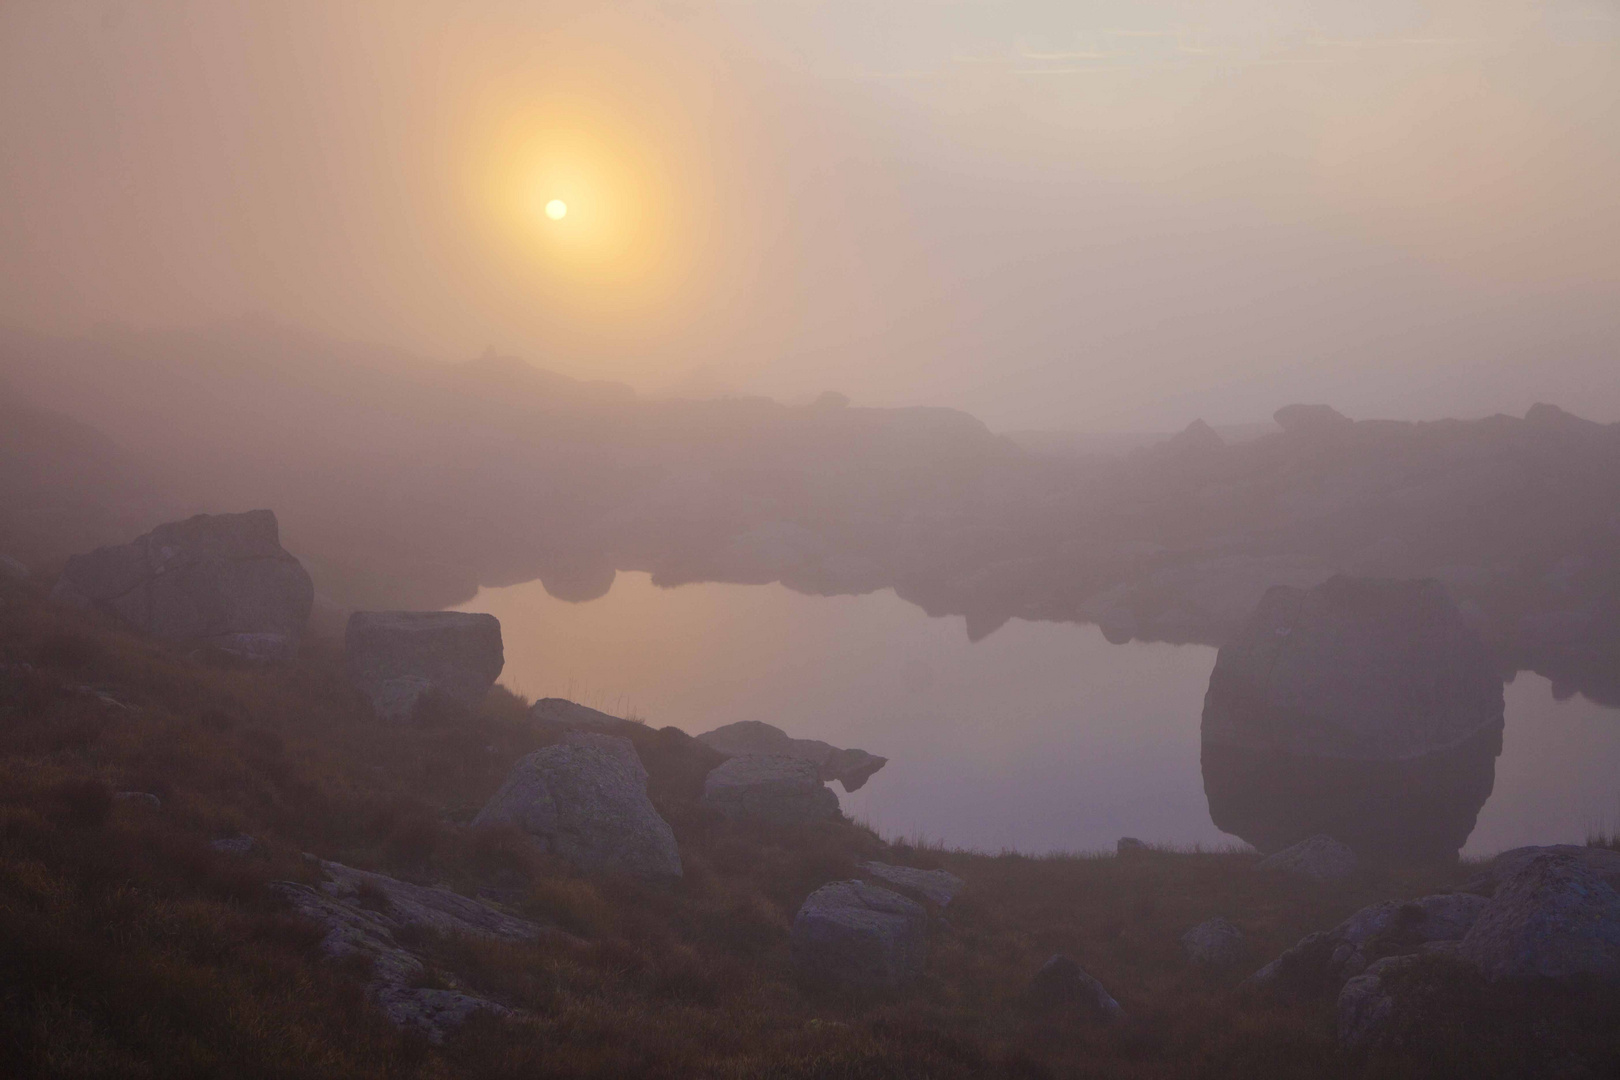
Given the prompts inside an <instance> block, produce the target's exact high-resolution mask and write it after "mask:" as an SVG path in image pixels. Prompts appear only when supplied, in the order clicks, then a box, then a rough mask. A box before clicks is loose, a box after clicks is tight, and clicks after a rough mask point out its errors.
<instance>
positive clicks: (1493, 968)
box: [1457, 853, 1620, 982]
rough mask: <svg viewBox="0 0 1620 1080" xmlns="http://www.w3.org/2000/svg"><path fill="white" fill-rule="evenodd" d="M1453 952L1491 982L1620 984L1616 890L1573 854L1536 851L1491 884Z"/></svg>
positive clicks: (1619, 910) (1619, 913)
mask: <svg viewBox="0 0 1620 1080" xmlns="http://www.w3.org/2000/svg"><path fill="white" fill-rule="evenodd" d="M1457 955H1458V956H1459V958H1460V959H1462V960H1464V961H1467V962H1468V963H1471V964H1473V965H1475V966H1476V967H1478V968H1479V969H1480V970H1481V971H1483V972H1484V973H1485V976H1486V977H1487V978H1489V979H1492V980H1497V979H1550V980H1553V981H1556V982H1571V981H1575V980H1577V979H1582V978H1595V979H1597V980H1600V981H1603V982H1620V893H1616V891H1615V889H1614V886H1612V885H1611V884H1610V883H1609V882H1608V881H1606V880H1604V878H1603V877H1602V876H1600V875H1599V874H1598V873H1597V872H1595V871H1594V869H1593V868H1592V866H1590V865H1589V864H1587V863H1585V862H1583V861H1582V860H1581V859H1579V858H1577V857H1575V856H1571V855H1565V854H1557V853H1543V854H1538V855H1536V856H1534V857H1533V858H1531V859H1530V860H1529V861H1528V862H1527V863H1525V864H1524V865H1523V866H1522V867H1521V868H1520V869H1519V870H1518V871H1517V872H1516V873H1514V874H1513V876H1511V877H1509V878H1508V879H1507V880H1506V881H1504V882H1503V883H1502V884H1501V885H1500V886H1499V887H1498V888H1497V890H1496V895H1495V896H1494V897H1492V898H1491V899H1490V900H1489V901H1488V902H1486V903H1485V905H1484V907H1483V909H1482V910H1481V911H1480V914H1479V918H1478V919H1477V920H1476V921H1475V922H1474V924H1473V926H1472V927H1470V928H1469V930H1468V933H1467V934H1466V935H1465V936H1464V937H1463V939H1462V944H1461V946H1460V947H1459V949H1458V951H1457Z"/></svg>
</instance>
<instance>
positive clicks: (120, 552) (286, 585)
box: [52, 510, 315, 660]
mask: <svg viewBox="0 0 1620 1080" xmlns="http://www.w3.org/2000/svg"><path fill="white" fill-rule="evenodd" d="M52 596H53V597H54V598H55V599H57V600H58V601H61V602H63V603H68V604H72V605H73V606H75V607H83V608H95V609H97V610H99V611H103V612H106V613H107V614H109V615H112V616H114V617H115V618H117V619H119V620H120V621H121V622H123V623H124V624H126V625H127V626H129V627H130V628H132V629H134V630H137V631H139V632H141V633H143V634H151V635H152V636H154V637H159V638H164V639H166V640H169V641H178V642H186V643H196V644H200V645H212V646H215V647H217V648H219V649H223V650H224V651H226V652H230V653H235V654H237V655H241V656H248V657H252V658H254V659H265V660H279V659H287V658H290V657H292V656H293V655H295V654H296V653H297V652H298V642H299V639H300V637H302V635H303V633H304V627H305V626H306V624H308V622H309V613H310V608H311V607H312V606H313V605H314V602H315V585H314V583H313V582H312V581H311V580H310V577H309V574H308V573H307V572H306V571H305V570H304V567H303V566H302V565H301V564H300V563H299V561H298V560H297V559H295V558H293V557H292V556H291V555H289V554H288V553H287V551H286V550H285V549H283V548H282V546H281V537H280V528H279V526H278V525H277V524H276V515H275V514H273V513H271V512H270V511H269V510H251V511H248V512H247V513H244V514H199V515H197V516H196V517H193V518H188V519H186V520H185V521H176V522H171V523H169V524H167V525H160V526H158V527H157V528H155V529H153V530H152V531H151V532H149V533H147V534H146V535H144V536H140V537H137V538H136V539H135V540H132V541H131V542H130V543H127V544H120V545H117V546H114V547H104V548H97V549H96V550H95V551H92V552H89V553H88V554H84V555H75V556H73V557H72V558H71V559H69V560H68V564H67V568H66V569H64V570H63V571H62V576H61V578H60V579H59V580H58V581H57V583H56V588H55V590H54V591H53V593H52Z"/></svg>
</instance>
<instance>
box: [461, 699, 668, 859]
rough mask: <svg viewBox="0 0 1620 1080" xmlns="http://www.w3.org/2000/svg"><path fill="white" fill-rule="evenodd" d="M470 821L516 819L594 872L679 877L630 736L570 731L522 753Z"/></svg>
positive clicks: (512, 821)
mask: <svg viewBox="0 0 1620 1080" xmlns="http://www.w3.org/2000/svg"><path fill="white" fill-rule="evenodd" d="M472 824H473V827H474V828H479V827H482V826H486V825H499V824H511V825H516V826H517V827H518V828H520V829H522V830H523V831H524V832H526V833H528V834H529V835H530V836H531V837H533V838H534V840H535V841H536V842H537V843H539V844H540V845H541V846H542V847H544V848H546V849H547V850H549V851H553V852H555V853H556V854H558V855H560V856H562V857H563V858H565V859H567V860H569V861H570V862H572V863H574V864H575V865H576V866H578V867H579V868H580V869H582V870H585V871H588V872H591V873H617V874H638V875H647V876H655V877H657V876H662V877H680V876H681V854H680V850H679V849H678V848H677V847H676V845H675V834H674V833H673V832H672V831H671V830H670V827H669V823H668V822H666V821H665V820H664V819H663V818H662V817H660V816H659V814H658V811H657V809H655V808H654V807H653V804H652V800H651V799H649V798H648V797H647V770H646V769H645V768H644V767H643V766H642V764H641V758H640V757H638V756H637V754H636V748H635V747H634V746H633V745H631V742H630V740H629V739H625V738H621V737H619V736H617V735H603V734H600V733H597V732H586V731H570V732H568V734H566V735H565V736H564V737H563V740H562V741H561V742H559V743H556V744H554V745H551V746H547V747H542V748H541V749H539V750H536V751H535V752H534V753H532V754H530V755H529V756H527V757H525V758H524V759H523V760H522V761H519V762H518V763H517V764H516V765H515V766H513V768H512V772H511V773H510V774H509V775H508V776H507V778H506V782H505V783H504V784H502V785H501V788H500V790H499V791H497V792H496V793H495V794H494V796H493V797H491V798H490V800H489V802H487V803H486V804H484V808H483V809H482V810H480V811H479V812H478V815H477V816H476V817H475V818H473V822H472Z"/></svg>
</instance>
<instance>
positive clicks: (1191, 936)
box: [1181, 915, 1243, 968]
mask: <svg viewBox="0 0 1620 1080" xmlns="http://www.w3.org/2000/svg"><path fill="white" fill-rule="evenodd" d="M1181 946H1182V948H1184V949H1186V950H1187V959H1188V960H1190V961H1192V962H1193V963H1194V964H1197V965H1199V966H1201V967H1209V968H1227V967H1231V966H1232V965H1233V964H1236V963H1237V962H1238V961H1239V960H1241V959H1242V958H1243V931H1241V930H1239V929H1238V928H1237V927H1235V926H1233V925H1232V924H1231V923H1229V922H1227V921H1226V920H1225V919H1223V918H1221V917H1220V916H1219V915H1217V916H1215V917H1214V918H1213V919H1206V920H1204V921H1203V922H1201V923H1199V924H1198V925H1197V926H1195V927H1193V928H1192V929H1191V930H1188V931H1187V932H1186V933H1185V934H1182V935H1181Z"/></svg>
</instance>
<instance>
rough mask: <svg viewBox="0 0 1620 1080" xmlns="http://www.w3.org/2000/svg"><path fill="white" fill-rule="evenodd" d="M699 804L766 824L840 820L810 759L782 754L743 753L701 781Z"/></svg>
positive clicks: (835, 803)
mask: <svg viewBox="0 0 1620 1080" xmlns="http://www.w3.org/2000/svg"><path fill="white" fill-rule="evenodd" d="M703 805H705V806H707V807H710V808H711V809H714V810H717V811H719V812H720V813H721V814H723V815H724V816H726V817H728V818H734V819H739V820H742V819H747V820H754V821H763V822H765V823H767V824H770V825H805V824H810V823H812V822H817V821H828V820H830V819H832V818H835V817H837V816H838V796H837V795H835V794H833V791H832V789H831V788H829V787H828V786H827V785H826V784H824V783H822V781H821V774H820V772H819V771H818V770H817V768H816V764H815V762H813V761H808V760H806V759H804V758H797V757H785V756H783V755H780V754H744V755H742V756H740V757H734V758H731V759H729V760H727V761H725V762H722V763H721V764H720V765H718V766H717V767H716V768H714V769H713V770H712V771H711V772H710V773H709V775H708V776H707V777H705V778H704V780H703Z"/></svg>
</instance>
